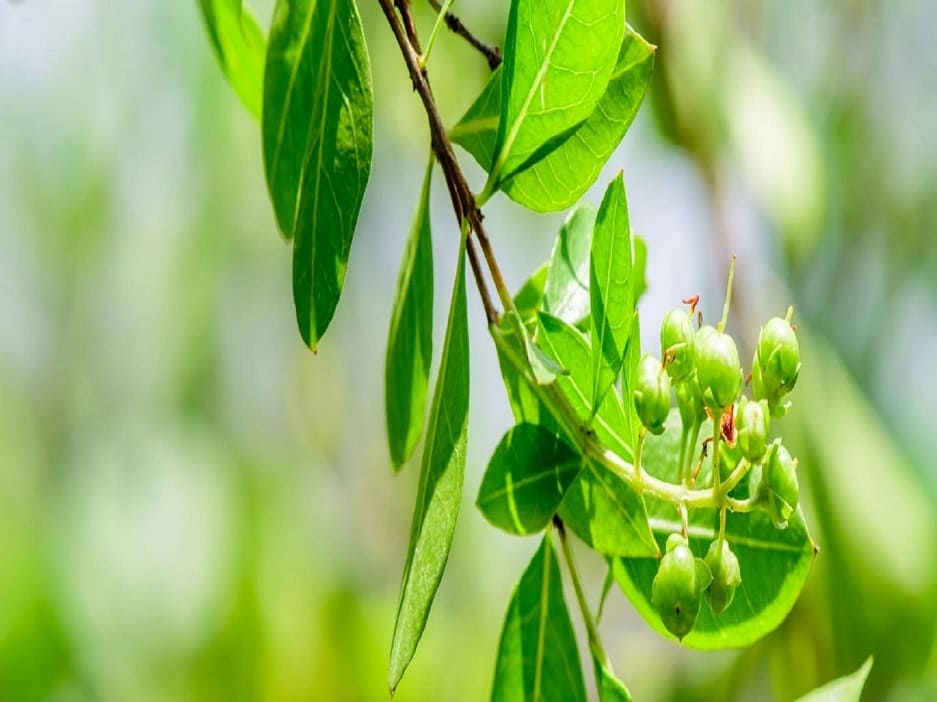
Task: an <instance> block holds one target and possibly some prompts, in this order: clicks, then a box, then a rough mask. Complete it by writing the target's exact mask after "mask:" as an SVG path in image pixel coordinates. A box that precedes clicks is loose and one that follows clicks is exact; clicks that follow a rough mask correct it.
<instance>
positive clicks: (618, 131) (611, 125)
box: [451, 27, 654, 212]
mask: <svg viewBox="0 0 937 702" xmlns="http://www.w3.org/2000/svg"><path fill="white" fill-rule="evenodd" d="M653 63H654V47H652V46H651V45H650V44H648V43H647V42H646V41H645V40H644V39H643V38H642V37H641V36H640V35H639V34H637V33H636V32H635V31H634V30H633V29H631V27H626V29H625V35H624V40H623V41H622V44H621V48H620V49H619V52H618V60H617V62H616V64H615V70H614V71H613V72H612V75H611V77H610V79H609V83H608V87H607V88H606V90H605V93H604V94H603V95H602V98H601V99H600V100H599V102H598V104H597V106H596V108H595V110H594V111H593V112H592V113H591V114H590V115H589V116H588V118H587V119H586V120H585V121H584V122H582V124H581V125H580V126H579V127H578V128H576V129H575V130H574V131H573V133H572V134H571V135H570V136H569V138H568V139H566V140H565V141H563V142H562V143H561V144H559V145H558V146H556V148H555V149H554V150H553V151H551V152H550V153H548V154H546V156H544V157H543V158H542V159H541V160H539V161H537V162H536V163H534V164H533V165H531V166H530V167H529V168H527V169H525V170H522V171H520V172H518V173H517V174H515V175H514V176H513V177H511V178H510V179H508V180H507V181H506V182H504V183H502V184H501V189H502V190H503V191H504V192H505V193H507V195H508V196H509V197H510V198H512V199H513V200H515V201H516V202H518V203H520V204H522V205H524V206H525V207H528V208H530V209H533V210H536V211H538V212H548V211H556V210H562V209H566V208H567V207H571V206H572V205H573V204H574V203H575V202H576V201H578V200H579V198H580V197H582V195H583V193H585V192H586V190H588V189H589V187H591V185H592V184H593V183H594V182H595V180H596V179H597V178H598V176H599V173H600V172H601V170H602V167H603V166H604V165H605V163H606V162H607V161H608V159H609V157H610V156H611V155H612V153H613V152H614V150H615V148H616V147H617V146H618V144H619V143H620V142H621V140H622V138H623V137H624V136H625V133H626V132H627V130H628V128H629V127H630V126H631V123H632V121H633V120H634V118H635V115H637V113H638V108H639V107H640V105H641V102H642V100H643V98H644V94H645V93H646V91H647V86H648V83H649V80H650V76H651V71H652V68H653ZM500 112H501V70H500V69H499V70H498V71H496V72H495V73H493V74H492V75H491V77H490V78H489V80H488V83H487V84H486V85H485V87H484V89H483V90H482V93H481V95H479V97H478V99H477V100H476V101H475V102H474V103H473V104H472V106H471V107H470V108H469V109H468V111H467V112H466V113H465V115H464V116H463V117H462V119H461V120H460V121H459V123H458V124H457V125H456V126H455V127H454V128H453V129H452V131H451V137H452V140H453V141H455V142H456V143H457V144H460V145H461V146H462V147H464V148H465V149H466V150H467V151H468V152H469V153H471V154H472V156H474V157H475V159H476V160H477V161H478V163H479V164H480V165H481V166H482V167H483V168H485V169H486V170H490V169H491V165H492V160H493V158H494V149H495V140H496V138H497V134H498V123H499V119H500Z"/></svg>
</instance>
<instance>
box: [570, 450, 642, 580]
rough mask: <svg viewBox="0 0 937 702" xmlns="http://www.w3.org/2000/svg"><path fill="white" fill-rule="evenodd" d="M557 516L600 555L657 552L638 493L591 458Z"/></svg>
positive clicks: (634, 555) (629, 554)
mask: <svg viewBox="0 0 937 702" xmlns="http://www.w3.org/2000/svg"><path fill="white" fill-rule="evenodd" d="M559 515H560V517H561V518H562V520H563V522H565V524H566V526H568V527H569V528H570V529H571V530H572V531H573V532H574V533H575V534H576V536H578V537H579V538H580V539H582V540H583V541H584V542H585V543H587V544H588V545H589V546H591V547H592V549H593V550H595V551H597V552H598V553H601V554H602V555H605V556H627V557H631V558H656V557H657V556H659V555H660V550H659V549H658V546H657V542H656V541H655V540H654V534H653V533H652V532H651V527H650V525H649V524H648V516H647V511H646V509H645V506H644V500H643V499H642V498H641V495H639V494H638V493H637V492H636V491H635V490H634V488H632V487H631V485H630V484H628V483H627V482H625V481H624V480H622V479H621V478H620V477H618V476H617V475H615V474H614V473H612V472H611V471H609V470H608V469H607V468H605V467H604V466H601V465H599V464H597V463H594V462H592V461H589V462H587V463H586V464H585V467H584V469H583V470H582V472H581V473H580V474H579V477H577V478H576V480H575V481H573V484H572V485H571V486H570V487H569V489H568V490H567V491H566V496H565V497H564V498H563V502H562V504H561V505H560V509H559ZM654 562H655V563H656V561H654Z"/></svg>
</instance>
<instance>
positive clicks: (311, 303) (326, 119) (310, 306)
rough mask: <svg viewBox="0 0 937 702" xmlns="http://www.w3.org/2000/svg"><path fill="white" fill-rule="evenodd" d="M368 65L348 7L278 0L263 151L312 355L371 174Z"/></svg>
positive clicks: (341, 277)
mask: <svg viewBox="0 0 937 702" xmlns="http://www.w3.org/2000/svg"><path fill="white" fill-rule="evenodd" d="M372 113H373V98H372V93H371V67H370V63H369V60H368V52H367V47H366V45H365V41H364V35H363V33H362V31H361V20H360V18H359V16H358V9H357V6H356V5H355V3H354V2H353V0H334V1H333V2H317V1H315V0H278V1H277V4H276V7H275V9H274V14H273V23H272V25H271V28H270V45H269V48H268V51H267V63H266V68H265V73H264V105H263V125H262V126H263V152H264V166H265V169H266V176H267V187H268V189H269V191H270V197H271V199H272V200H273V209H274V212H275V213H276V218H277V223H278V224H279V226H280V230H281V231H282V232H283V234H284V235H285V236H286V237H287V238H290V237H292V239H293V301H294V303H295V305H296V320H297V323H298V324H299V331H300V334H302V337H303V341H305V342H306V344H307V345H308V346H309V347H310V348H312V349H315V347H316V345H317V343H318V340H319V339H320V338H322V335H323V334H324V333H325V330H326V328H327V327H328V325H329V322H330V321H331V320H332V316H333V315H334V314H335V307H336V305H337V304H338V300H339V297H340V296H341V290H342V285H343V283H344V281H345V271H346V268H347V266H348V255H349V253H350V250H351V242H352V238H353V236H354V233H355V225H356V223H357V220H358V212H359V210H360V209H361V201H362V199H363V198H364V191H365V188H366V187H367V183H368V176H369V174H370V171H371V148H372V122H373V114H372Z"/></svg>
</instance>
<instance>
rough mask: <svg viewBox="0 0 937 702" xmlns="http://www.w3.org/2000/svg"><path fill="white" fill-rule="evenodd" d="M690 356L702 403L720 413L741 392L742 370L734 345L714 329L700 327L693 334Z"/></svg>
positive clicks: (727, 336) (729, 339) (728, 338)
mask: <svg viewBox="0 0 937 702" xmlns="http://www.w3.org/2000/svg"><path fill="white" fill-rule="evenodd" d="M694 356H695V359H696V373H697V376H698V377H699V384H700V389H701V390H702V391H703V402H704V403H705V404H706V406H707V407H709V409H711V410H712V411H713V412H714V413H719V414H721V413H722V411H723V410H724V409H725V408H726V407H728V406H729V405H731V404H732V403H734V402H735V400H736V398H737V397H738V396H739V391H740V390H741V389H742V367H741V364H740V363H739V352H738V349H737V348H736V347H735V342H734V341H733V340H732V337H731V336H729V335H728V334H724V333H722V332H720V331H717V330H716V329H715V328H714V327H710V326H705V327H702V328H700V330H699V331H698V332H696V339H695V340H694Z"/></svg>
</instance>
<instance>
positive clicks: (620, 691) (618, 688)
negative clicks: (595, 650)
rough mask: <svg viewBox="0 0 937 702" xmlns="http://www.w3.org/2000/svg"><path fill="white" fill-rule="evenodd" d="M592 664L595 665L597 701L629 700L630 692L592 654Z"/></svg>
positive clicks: (621, 701) (624, 701) (622, 701)
mask: <svg viewBox="0 0 937 702" xmlns="http://www.w3.org/2000/svg"><path fill="white" fill-rule="evenodd" d="M592 664H593V666H594V667H595V680H596V687H597V688H598V689H599V702H631V693H630V692H628V688H627V687H625V685H624V683H622V682H621V681H620V680H619V679H618V678H616V677H615V674H614V673H613V672H612V671H611V670H609V669H608V668H607V667H605V666H604V665H602V664H601V663H600V662H599V660H598V659H597V658H596V657H595V656H593V657H592Z"/></svg>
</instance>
